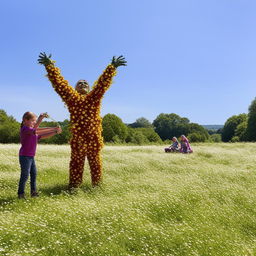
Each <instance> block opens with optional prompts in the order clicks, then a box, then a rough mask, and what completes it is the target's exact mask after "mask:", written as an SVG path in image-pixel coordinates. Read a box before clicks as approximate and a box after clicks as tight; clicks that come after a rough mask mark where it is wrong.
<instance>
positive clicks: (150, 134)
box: [134, 128, 162, 143]
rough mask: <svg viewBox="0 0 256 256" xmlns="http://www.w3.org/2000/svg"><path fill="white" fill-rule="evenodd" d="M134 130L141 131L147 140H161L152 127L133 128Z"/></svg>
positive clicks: (157, 141)
mask: <svg viewBox="0 0 256 256" xmlns="http://www.w3.org/2000/svg"><path fill="white" fill-rule="evenodd" d="M134 130H135V131H139V132H141V133H142V134H143V135H144V136H145V137H146V138H147V141H148V142H156V143H160V142H162V140H161V138H160V137H159V135H158V134H157V133H156V132H155V130H154V129H153V128H134Z"/></svg>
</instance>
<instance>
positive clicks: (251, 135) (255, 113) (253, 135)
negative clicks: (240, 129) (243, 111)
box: [247, 98, 256, 141]
mask: <svg viewBox="0 0 256 256" xmlns="http://www.w3.org/2000/svg"><path fill="white" fill-rule="evenodd" d="M247 136H248V137H247V138H248V140H249V141H256V98H255V99H254V100H253V101H252V103H251V105H250V106H249V113H248V123H247Z"/></svg>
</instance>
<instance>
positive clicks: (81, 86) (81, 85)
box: [75, 79, 90, 95]
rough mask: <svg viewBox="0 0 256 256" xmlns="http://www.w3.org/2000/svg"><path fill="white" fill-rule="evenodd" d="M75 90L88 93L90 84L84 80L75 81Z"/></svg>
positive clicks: (83, 93)
mask: <svg viewBox="0 0 256 256" xmlns="http://www.w3.org/2000/svg"><path fill="white" fill-rule="evenodd" d="M75 89H76V91H77V92H78V93H80V94H82V95H85V94H87V93H89V91H90V86H89V84H88V82H87V81H86V80H83V79H81V80H79V81H78V82H77V83H76V87H75Z"/></svg>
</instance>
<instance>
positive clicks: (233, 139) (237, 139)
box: [230, 136, 240, 142]
mask: <svg viewBox="0 0 256 256" xmlns="http://www.w3.org/2000/svg"><path fill="white" fill-rule="evenodd" d="M239 140H240V139H239V137H238V136H234V137H232V139H231V140H230V142H239Z"/></svg>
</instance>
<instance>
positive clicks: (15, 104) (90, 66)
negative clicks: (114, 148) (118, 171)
mask: <svg viewBox="0 0 256 256" xmlns="http://www.w3.org/2000/svg"><path fill="white" fill-rule="evenodd" d="M255 13H256V1H254V0H250V1H249V0H184V1H182V0H181V1H178V0H176V1H172V0H129V1H120V0H108V1H106V0H94V1H86V0H73V1H67V0H62V1H61V0H37V1H34V0H23V1H19V0H16V1H13V0H8V1H1V2H0V24H1V30H0V31H1V47H0V56H1V62H0V65H1V66H0V91H1V93H0V108H1V109H4V110H5V111H7V114H8V115H12V116H14V117H15V118H16V119H17V120H18V121H19V120H20V119H21V116H22V115H23V113H24V112H26V111H28V110H30V111H33V112H35V113H37V114H39V113H41V112H48V113H49V114H50V115H51V116H52V117H53V118H54V119H57V120H60V121H62V120H64V119H66V118H68V117H69V114H68V111H67V109H66V108H65V107H64V105H63V103H62V101H61V100H60V98H59V97H58V95H57V94H56V93H55V92H54V91H53V89H52V87H51V85H50V82H49V81H48V80H47V78H46V77H45V74H46V72H45V70H44V68H43V66H40V65H38V64H37V58H38V54H39V53H40V52H41V51H45V52H47V53H52V55H53V59H54V60H56V65H57V66H58V67H60V69H61V71H62V74H63V76H64V77H65V78H66V79H67V80H68V81H69V82H70V84H71V85H74V84H75V83H76V81H77V80H79V79H82V78H83V79H86V80H88V81H89V83H90V84H91V85H92V84H93V82H94V81H95V80H96V79H97V78H98V76H99V75H100V74H101V73H102V71H103V70H104V68H105V67H106V66H107V64H108V63H109V62H110V60H111V58H112V56H113V55H121V54H122V55H124V56H125V57H126V59H127V62H128V66H127V67H120V68H119V69H118V74H117V76H116V77H115V79H114V84H113V85H112V87H111V88H110V89H109V90H108V91H107V93H106V95H105V97H104V99H103V104H102V111H101V114H102V116H103V115H105V114H107V113H113V114H116V115H117V116H119V117H120V118H122V120H123V122H125V123H132V122H134V121H135V120H136V119H137V118H139V117H145V118H147V119H148V120H150V121H151V122H152V121H153V120H154V119H155V118H156V117H157V115H158V114H160V113H176V114H178V115H180V116H182V117H187V118H189V120H190V121H191V122H196V123H199V124H224V123H225V121H226V120H227V118H229V117H230V116H232V115H237V114H240V113H247V111H248V106H249V105H250V103H251V102H252V100H253V99H254V98H255V96H256V48H255V47H256V33H255V27H256V15H255Z"/></svg>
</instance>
